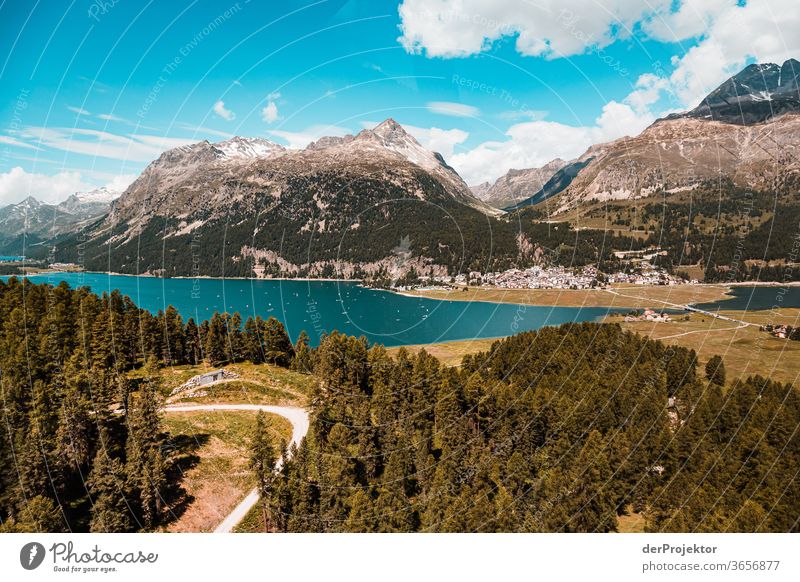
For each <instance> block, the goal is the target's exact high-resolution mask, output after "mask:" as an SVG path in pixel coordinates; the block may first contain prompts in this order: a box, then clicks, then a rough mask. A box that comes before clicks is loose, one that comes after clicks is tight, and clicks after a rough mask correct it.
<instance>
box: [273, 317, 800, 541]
mask: <svg viewBox="0 0 800 582" xmlns="http://www.w3.org/2000/svg"><path fill="white" fill-rule="evenodd" d="M576 354H577V355H579V356H578V357H576ZM315 359H316V367H315V371H316V373H317V374H318V375H319V378H320V382H319V389H318V393H317V395H316V397H315V399H314V402H315V405H314V410H313V418H314V420H313V422H312V425H311V429H310V432H309V434H308V436H307V438H306V440H305V441H304V444H303V445H302V446H301V447H300V449H299V450H298V451H296V454H295V456H294V457H293V458H292V459H291V460H289V461H288V462H287V463H286V464H285V465H284V467H283V469H282V470H281V472H280V474H279V476H278V478H277V479H276V481H275V483H274V484H273V486H272V488H271V492H270V498H269V504H270V507H271V508H273V509H272V512H273V523H274V526H275V527H276V528H277V529H278V530H279V531H307V532H308V531H311V532H314V531H323V532H331V531H361V532H373V531H384V532H390V531H395V532H397V531H401V532H410V531H438V532H442V531H444V532H465V531H466V532H493V531H528V532H605V531H613V530H615V529H616V527H617V518H618V516H619V515H621V514H623V513H625V512H627V511H636V512H641V513H643V514H644V516H645V518H646V520H647V529H648V530H649V531H797V530H798V528H799V527H800V522H798V518H800V505H799V503H800V502H798V499H800V497H798V494H800V489H799V488H800V484H798V482H797V480H796V478H795V476H796V471H797V463H798V461H800V438H799V437H798V435H797V433H796V431H795V430H794V429H795V428H796V427H797V423H798V420H800V398H798V394H797V392H796V390H795V389H793V388H792V387H791V386H788V385H780V384H776V383H773V382H771V381H768V380H765V379H763V378H749V379H746V380H743V381H736V382H732V383H730V384H727V385H725V379H724V372H723V371H722V368H721V367H719V366H715V367H714V369H712V370H708V374H707V377H701V376H699V375H698V374H697V371H696V358H695V354H694V352H692V351H689V350H686V349H682V348H666V347H665V346H664V345H663V344H661V343H659V342H654V341H651V340H647V339H644V338H642V337H640V336H636V335H633V334H630V333H626V332H623V331H622V330H621V329H620V328H619V327H618V326H616V325H597V324H581V325H566V326H563V327H561V328H545V329H542V330H540V331H538V332H533V333H523V334H519V335H517V336H514V337H511V338H508V339H506V340H502V341H499V342H497V343H495V344H494V345H493V346H492V348H491V350H490V351H489V352H486V353H481V354H478V355H475V356H471V357H470V356H468V357H466V358H465V359H464V363H463V365H462V366H461V367H460V368H445V367H443V366H442V365H441V364H440V363H439V362H438V361H437V360H436V358H434V357H432V356H430V355H427V354H426V353H425V352H424V351H423V352H420V353H419V354H416V355H412V354H408V353H405V352H402V353H400V355H399V356H398V357H397V358H396V359H394V358H390V357H389V356H387V354H386V352H385V350H383V349H382V348H381V347H372V348H370V347H369V346H367V345H366V344H365V342H364V341H363V340H358V339H356V338H350V337H344V336H341V335H337V334H332V335H331V336H330V337H328V338H327V339H326V340H325V341H324V342H323V344H322V345H321V346H320V347H319V348H318V349H317V350H316V354H315ZM717 363H719V362H717ZM671 398H674V401H673V400H671Z"/></svg>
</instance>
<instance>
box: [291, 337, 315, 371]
mask: <svg viewBox="0 0 800 582" xmlns="http://www.w3.org/2000/svg"><path fill="white" fill-rule="evenodd" d="M310 341H311V338H309V337H308V334H307V333H306V331H305V330H303V331H301V332H300V335H299V336H298V337H297V341H296V342H295V344H294V359H293V360H292V370H295V371H297V372H300V373H302V374H310V373H311V372H313V371H314V360H313V357H314V353H313V352H312V351H311V348H310V347H308V344H309V342H310Z"/></svg>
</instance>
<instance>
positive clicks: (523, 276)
mask: <svg viewBox="0 0 800 582" xmlns="http://www.w3.org/2000/svg"><path fill="white" fill-rule="evenodd" d="M478 280H479V281H480V283H482V284H484V285H493V286H495V287H501V288H504V289H591V288H593V287H602V283H601V282H600V281H598V278H597V269H596V268H595V267H591V266H589V267H583V268H582V269H567V268H564V267H538V266H537V267H531V268H530V269H525V270H520V269H509V270H508V271H503V272H502V273H487V274H486V275H484V276H482V277H480V278H478Z"/></svg>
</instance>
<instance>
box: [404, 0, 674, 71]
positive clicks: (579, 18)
mask: <svg viewBox="0 0 800 582" xmlns="http://www.w3.org/2000/svg"><path fill="white" fill-rule="evenodd" d="M669 6H670V0H653V1H651V2H640V1H639V0H603V1H602V2H585V1H584V0H537V2H520V1H519V0H494V1H492V2H486V1H485V0H404V2H403V3H402V4H401V5H400V9H399V12H400V19H401V24H400V29H401V31H402V33H403V34H402V36H401V37H400V38H399V40H400V42H401V43H402V45H403V46H404V47H405V49H406V50H407V51H408V52H412V53H425V54H427V55H428V56H431V57H445V58H447V57H465V56H469V55H474V54H477V53H479V52H481V51H484V50H486V49H488V48H490V47H491V46H492V44H493V43H494V42H495V41H497V40H499V39H501V38H502V37H505V36H508V37H513V36H515V37H516V49H517V51H519V52H520V53H521V54H523V55H526V56H544V57H547V58H555V57H560V56H569V55H576V54H581V53H583V52H585V51H586V49H587V47H589V46H599V47H602V46H606V45H608V44H610V43H612V42H613V41H615V40H617V39H619V38H626V37H628V36H629V35H630V30H632V29H633V27H634V26H635V25H636V24H637V23H639V22H642V21H643V20H646V19H647V17H648V14H650V13H652V11H653V10H654V9H655V10H662V11H663V10H664V9H668V8H669Z"/></svg>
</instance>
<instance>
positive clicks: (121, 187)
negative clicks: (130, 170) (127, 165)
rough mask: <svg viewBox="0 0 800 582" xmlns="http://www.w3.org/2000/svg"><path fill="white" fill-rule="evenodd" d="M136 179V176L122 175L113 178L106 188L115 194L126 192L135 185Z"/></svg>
mask: <svg viewBox="0 0 800 582" xmlns="http://www.w3.org/2000/svg"><path fill="white" fill-rule="evenodd" d="M136 177H137V176H136V174H120V175H118V176H114V177H113V178H111V180H109V181H108V182H107V183H106V185H105V186H106V188H108V189H109V190H112V191H114V192H124V191H125V189H126V188H127V187H128V186H130V185H131V184H132V183H133V181H134V180H135V179H136Z"/></svg>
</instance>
